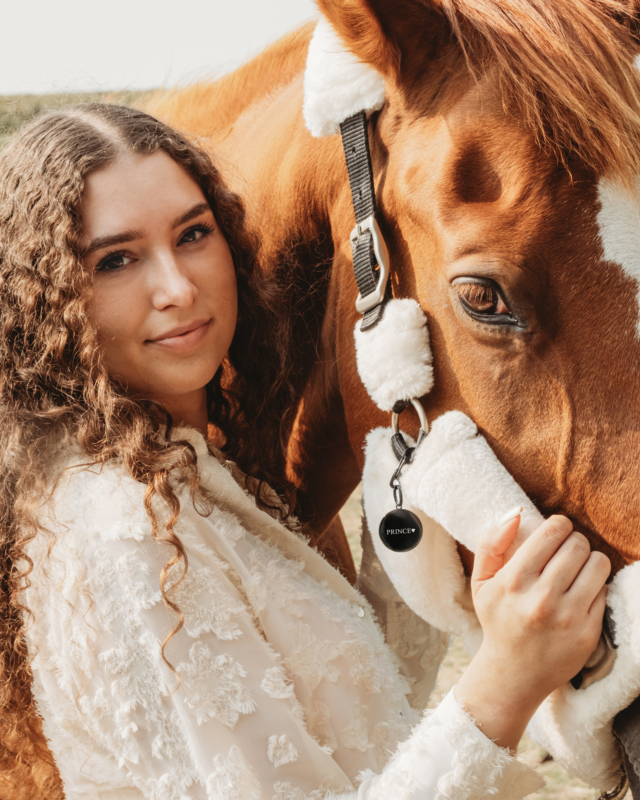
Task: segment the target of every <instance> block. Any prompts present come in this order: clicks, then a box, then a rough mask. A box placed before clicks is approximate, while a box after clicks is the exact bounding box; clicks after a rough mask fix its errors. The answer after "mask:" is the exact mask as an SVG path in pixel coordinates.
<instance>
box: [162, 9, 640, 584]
mask: <svg viewBox="0 0 640 800" xmlns="http://www.w3.org/2000/svg"><path fill="white" fill-rule="evenodd" d="M318 6H319V9H320V11H321V13H322V15H323V17H324V19H325V20H327V21H328V22H329V23H330V25H331V27H332V28H333V30H334V31H335V33H336V35H337V36H338V38H339V40H340V42H341V45H342V46H343V47H344V48H345V49H346V50H347V51H348V52H350V53H351V54H352V55H353V56H354V57H355V58H356V59H358V60H359V61H360V62H361V63H362V64H365V65H368V66H369V67H371V68H372V69H373V70H375V71H376V72H377V73H378V74H379V75H380V76H382V78H383V79H384V83H385V100H384V104H383V105H382V108H381V109H379V110H377V111H375V113H373V114H372V115H371V118H370V120H369V127H368V136H369V147H370V151H371V160H372V165H373V173H374V179H375V185H376V198H377V207H378V219H379V225H380V229H381V232H382V235H383V237H384V239H385V241H386V244H387V247H388V251H389V260H390V263H391V278H390V286H391V293H392V295H393V297H394V298H403V297H406V298H414V299H416V300H417V301H418V302H419V304H420V306H421V307H422V309H423V310H424V311H425V313H426V315H427V318H428V324H429V331H430V336H431V347H432V351H433V369H434V384H435V385H434V388H433V390H432V391H431V392H430V393H429V395H428V396H426V397H423V398H422V402H423V405H424V406H425V408H426V412H427V416H428V419H429V421H430V422H431V421H432V420H434V419H436V418H438V417H440V416H441V415H443V414H444V413H445V412H447V411H451V410H457V411H462V412H464V413H465V414H466V415H467V416H468V417H470V418H471V419H472V420H473V421H474V422H475V424H476V425H477V427H478V429H479V431H480V432H481V433H482V435H483V436H484V437H485V439H486V441H487V442H488V443H489V445H490V447H491V448H492V450H493V452H494V453H495V454H496V455H497V457H498V459H499V460H500V462H501V463H502V464H503V465H504V466H505V467H506V469H507V470H508V472H510V473H511V475H512V476H513V477H514V478H515V479H516V481H517V483H518V484H520V486H521V487H522V488H523V489H524V491H525V492H526V494H527V495H528V496H529V497H530V498H531V499H532V500H533V502H534V503H535V505H536V507H537V508H538V509H539V510H540V511H541V512H542V513H543V514H544V515H545V516H548V515H551V514H554V513H562V514H564V515H566V516H568V517H569V518H570V519H571V520H572V522H573V524H574V526H575V527H576V529H578V530H580V531H582V532H583V533H584V534H585V535H586V536H587V538H588V539H589V541H590V543H591V546H592V547H593V548H596V549H598V550H601V551H603V552H604V553H606V554H607V555H608V556H609V558H610V559H611V561H612V565H613V574H614V575H616V574H617V573H618V572H619V571H620V570H622V569H623V568H624V567H625V565H629V564H633V563H634V562H636V561H638V560H640V526H639V524H638V523H639V522H640V507H639V505H638V503H637V502H636V501H635V500H636V496H637V494H638V490H639V489H640V464H639V463H638V459H637V458H635V451H636V449H637V447H638V445H639V444H640V404H639V403H638V394H639V389H640V367H639V359H638V356H640V340H639V338H638V337H639V332H640V293H639V292H640V284H639V281H640V196H639V194H638V189H639V186H640V184H639V176H640V147H639V144H640V73H638V70H637V68H636V65H635V59H636V58H637V56H638V54H639V53H640V42H639V38H638V37H639V32H640V29H639V26H638V13H637V12H638V8H637V4H636V3H634V2H631V0H629V2H625V1H624V0H606V1H605V2H594V1H593V0H554V2H551V3H550V2H544V0H504V1H503V2H497V0H397V1H395V0H394V2H390V0H318ZM313 33H314V24H313V23H310V24H309V25H306V26H304V27H302V28H301V29H300V30H298V31H295V32H294V33H292V34H290V35H289V36H286V37H284V38H283V39H281V40H280V41H278V42H277V43H275V44H274V45H272V46H271V47H270V48H268V49H267V50H265V51H264V52H263V53H262V54H260V55H259V56H257V57H256V58H255V59H253V60H252V61H251V62H249V63H248V64H246V65H245V66H244V67H242V68H241V69H240V70H238V71H237V72H235V73H233V74H231V75H229V76H226V77H223V78H221V79H220V80H218V81H212V82H203V83H199V84H196V85H194V86H191V87H186V88H183V89H178V90H174V91H168V92H163V93H160V94H158V95H156V96H155V97H154V98H153V99H152V100H151V101H150V102H149V103H148V104H147V109H148V110H150V111H151V112H152V113H155V114H157V115H159V116H161V117H162V118H163V119H165V120H166V121H168V122H169V123H171V124H172V125H174V126H176V127H178V128H181V129H182V130H184V131H186V132H187V133H188V134H189V135H190V136H192V137H194V138H197V139H198V140H199V141H200V143H201V144H202V145H204V146H205V147H206V148H208V149H210V151H211V152H212V154H213V156H214V158H215V159H216V160H217V161H218V163H219V164H220V165H221V167H222V170H223V173H224V175H225V177H226V179H227V181H228V182H229V183H230V184H231V186H232V187H233V188H235V189H237V190H238V191H239V192H240V193H241V194H242V195H243V196H244V197H245V198H246V201H247V209H248V218H249V222H250V224H251V225H252V226H254V227H255V228H256V229H257V230H258V231H259V232H260V236H261V240H262V242H261V252H260V261H261V263H262V265H263V268H264V269H267V270H272V271H273V273H274V274H276V275H279V276H280V278H281V279H283V280H284V281H286V282H288V284H289V285H290V286H291V287H292V292H293V294H294V296H295V302H294V306H295V308H296V312H297V325H298V333H299V336H298V337H297V343H298V346H297V353H296V356H297V364H298V370H297V372H298V374H299V376H300V403H299V408H298V413H297V417H296V421H295V424H294V426H293V429H292V431H291V438H290V444H289V458H288V464H287V469H288V474H289V476H290V478H291V479H292V480H293V481H294V482H295V484H296V486H297V489H298V498H299V506H300V515H301V518H302V520H303V521H304V522H305V523H306V524H307V525H308V526H309V528H310V529H311V530H312V531H313V535H314V538H313V541H314V542H315V543H317V544H318V545H319V547H320V548H321V549H322V550H323V551H324V552H325V554H326V555H327V557H328V558H329V559H330V560H332V561H333V563H334V564H335V565H336V566H338V567H339V568H341V569H342V571H343V572H344V573H345V574H346V575H347V576H348V577H350V578H351V579H352V580H353V579H354V578H355V572H354V569H353V563H352V561H351V559H350V557H349V553H348V549H347V547H346V542H345V537H344V532H343V531H342V530H341V528H340V526H339V524H338V523H337V521H336V515H337V513H338V511H339V509H340V508H341V506H342V505H343V503H344V502H345V500H346V499H347V497H348V496H349V494H350V493H351V492H352V490H353V489H354V487H355V486H356V485H357V483H358V482H359V480H360V478H361V475H362V471H363V467H364V447H365V440H366V436H367V434H368V432H369V431H371V430H372V429H374V428H377V427H379V426H384V425H387V424H388V418H387V417H386V415H385V414H383V413H382V412H381V411H380V410H379V409H378V408H377V407H376V406H375V405H374V403H373V402H372V400H371V398H370V397H369V395H368V394H367V391H366V390H365V388H364V386H363V383H362V381H361V379H360V376H359V374H358V370H357V366H356V348H355V344H354V335H353V332H354V327H355V326H356V324H357V323H358V322H359V319H360V316H359V314H358V313H357V312H356V310H355V308H354V300H355V298H356V296H357V294H358V288H357V286H356V282H355V279H354V275H353V269H352V248H351V243H350V232H351V229H352V227H353V224H354V215H353V209H352V206H351V195H350V189H349V182H348V177H347V171H346V168H345V164H344V155H343V153H342V147H341V143H340V138H339V137H338V136H327V137H324V138H313V137H312V136H311V135H310V133H309V131H308V130H307V128H306V126H305V121H304V119H303V113H302V110H303V107H304V103H305V98H304V72H305V65H306V62H307V55H308V50H309V43H310V40H311V38H312V36H313ZM345 79H348V76H345ZM328 102H330V100H328ZM380 357H381V358H382V357H386V358H391V359H392V358H393V355H391V356H389V353H388V352H386V351H385V352H382V351H381V356H380ZM405 416H406V415H405ZM405 424H406V428H407V430H408V431H409V432H410V433H411V434H412V435H414V436H415V435H416V433H417V430H418V424H417V420H413V421H410V420H409V419H407V422H406V423H405V420H404V416H403V425H405ZM458 552H459V555H460V559H461V561H462V563H463V565H464V569H465V571H466V573H467V574H470V572H471V569H472V565H473V556H472V554H471V553H470V552H469V551H468V550H466V549H465V548H464V547H463V546H462V545H460V544H459V545H458Z"/></svg>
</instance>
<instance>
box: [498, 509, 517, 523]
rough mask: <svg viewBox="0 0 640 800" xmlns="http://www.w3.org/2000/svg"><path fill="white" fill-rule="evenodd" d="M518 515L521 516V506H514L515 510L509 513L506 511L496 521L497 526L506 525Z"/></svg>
mask: <svg viewBox="0 0 640 800" xmlns="http://www.w3.org/2000/svg"><path fill="white" fill-rule="evenodd" d="M520 514H522V506H516V507H515V508H512V509H511V511H507V513H506V514H503V515H502V516H501V517H500V519H499V520H498V525H506V524H507V522H511V520H512V519H515V518H516V517H517V516H519V515H520Z"/></svg>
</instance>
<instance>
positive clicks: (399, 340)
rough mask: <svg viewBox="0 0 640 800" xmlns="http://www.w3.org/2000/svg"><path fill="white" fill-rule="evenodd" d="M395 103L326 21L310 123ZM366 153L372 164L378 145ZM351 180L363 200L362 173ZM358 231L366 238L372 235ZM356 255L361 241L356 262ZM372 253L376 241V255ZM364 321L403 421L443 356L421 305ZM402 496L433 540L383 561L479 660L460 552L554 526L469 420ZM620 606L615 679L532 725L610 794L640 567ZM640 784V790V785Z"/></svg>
mask: <svg viewBox="0 0 640 800" xmlns="http://www.w3.org/2000/svg"><path fill="white" fill-rule="evenodd" d="M384 99H385V84H384V79H383V77H382V76H381V75H380V74H379V73H378V72H377V71H376V70H375V69H373V68H372V67H370V66H368V65H367V64H363V63H362V62H360V61H358V60H357V58H356V57H355V56H354V55H353V54H352V53H351V52H349V50H348V49H347V48H346V47H345V46H344V44H343V43H342V41H341V40H340V38H339V37H338V35H337V34H336V32H335V31H334V30H333V28H332V27H331V25H330V24H329V22H328V21H327V20H326V19H325V18H321V19H320V21H319V22H318V24H317V26H316V29H315V33H314V35H313V38H312V40H311V44H310V47H309V54H308V59H307V67H306V72H305V80H304V108H303V113H304V119H305V123H306V126H307V128H308V129H309V131H310V132H311V134H312V135H313V136H316V137H320V136H330V135H334V134H337V133H339V132H340V131H341V126H343V124H344V123H345V120H348V119H349V118H351V117H353V116H354V115H357V114H358V113H359V112H365V114H364V115H362V118H363V119H364V120H365V134H364V135H365V136H366V135H367V133H366V115H368V114H370V113H371V112H373V111H376V110H378V109H380V108H381V107H382V105H383V104H384ZM343 134H344V131H343ZM343 139H344V135H343ZM366 148H367V157H368V141H367V145H366ZM345 150H346V145H345ZM347 157H348V153H347ZM347 161H348V158H347ZM369 163H370V159H369ZM349 173H350V174H349V177H350V179H351V184H352V189H353V179H352V178H353V176H352V170H351V168H350V170H349ZM370 180H371V194H372V200H371V203H372V205H371V208H372V209H373V213H374V215H375V193H374V192H373V181H372V177H371V178H370ZM354 205H355V204H354ZM362 213H364V212H362ZM356 214H358V208H357V206H356ZM358 221H359V220H358ZM356 230H357V231H358V233H357V237H359V236H361V235H362V234H361V232H360V231H359V229H358V228H356ZM354 235H356V232H355V231H354ZM357 237H356V238H357ZM352 240H353V236H352ZM356 245H357V241H355V242H354V255H355V253H356ZM371 249H372V247H371V242H370V241H369V240H367V250H371ZM376 255H378V254H377V253H376ZM379 262H380V259H378V263H379ZM359 285H360V284H359ZM361 299H362V289H361V297H359V301H360V300H361ZM365 300H366V298H365ZM359 310H362V309H359ZM364 313H365V320H364V324H361V323H358V324H357V325H356V329H355V342H356V354H357V365H358V372H359V374H360V377H361V379H362V381H363V383H364V385H365V387H366V389H367V391H368V393H369V395H370V396H371V399H372V400H373V401H374V403H376V405H378V407H379V408H381V409H382V410H383V411H391V410H392V409H393V408H394V406H396V408H397V407H398V406H397V405H396V404H397V403H398V402H399V401H401V403H400V405H402V404H403V402H404V403H406V402H407V401H409V400H411V399H412V398H420V397H423V396H424V395H426V394H427V393H428V392H429V391H430V390H431V388H432V386H433V369H432V355H431V349H430V345H429V332H428V327H427V318H426V315H425V314H424V312H423V311H422V309H421V307H420V306H419V304H418V303H417V302H416V301H415V300H413V299H389V298H388V296H387V298H386V302H383V303H381V304H380V310H379V311H378V312H376V314H375V320H373V324H371V325H370V324H367V318H366V314H367V313H369V314H370V313H371V312H370V311H368V310H366V311H365V312H364ZM392 433H393V431H392V429H391V428H378V429H376V430H373V431H371V432H370V433H369V435H368V437H367V443H366V449H365V456H366V458H365V467H364V476H363V482H364V511H365V515H366V518H367V522H368V525H369V529H370V530H371V531H374V532H375V531H377V529H378V524H379V521H380V519H381V518H382V516H383V515H384V514H385V513H387V512H388V511H389V510H390V508H391V505H392V499H391V492H390V489H389V477H390V475H392V474H393V472H394V470H395V468H396V467H397V464H398V461H397V457H396V455H394V452H393V450H392V447H391V437H392ZM407 438H408V437H407ZM402 489H403V494H404V500H405V505H406V507H407V508H409V509H410V510H411V511H413V512H414V513H415V514H416V515H417V516H418V517H419V519H420V520H421V522H422V525H423V528H424V532H425V534H424V536H423V538H422V541H421V542H420V544H419V545H418V546H417V547H416V548H415V549H414V550H411V551H410V552H408V553H396V552H393V551H391V550H388V549H387V548H386V547H384V546H383V545H382V544H381V542H379V541H378V537H377V536H376V535H374V536H373V539H374V542H375V548H376V551H377V555H378V557H379V558H380V561H381V562H382V564H383V566H384V568H385V570H386V571H387V573H388V575H389V577H390V579H391V580H392V582H393V583H394V585H395V587H396V589H397V590H398V592H399V593H400V595H401V596H402V597H403V599H404V600H405V602H406V603H407V605H408V606H409V607H410V608H411V609H413V610H414V611H415V612H416V613H417V614H418V615H419V616H421V617H422V618H423V619H425V620H426V621H427V622H429V623H430V624H432V625H434V626H435V627H437V628H439V629H441V630H444V631H448V632H451V633H456V634H459V635H461V636H462V637H463V638H464V640H465V642H466V643H467V646H468V647H469V649H470V650H471V651H472V652H474V651H475V650H477V648H478V647H479V645H480V642H481V641H482V631H481V629H480V625H479V623H478V619H477V617H476V614H475V611H474V609H473V602H472V599H471V594H470V590H469V583H468V580H467V579H466V578H465V575H464V572H463V569H462V565H461V563H460V558H459V556H458V553H457V548H456V542H461V543H463V544H464V545H465V546H466V547H468V548H469V549H470V550H472V551H475V549H476V545H477V542H478V538H479V535H480V534H481V533H482V532H483V531H484V530H486V529H487V528H488V527H490V526H492V525H495V524H496V522H497V520H498V519H499V518H500V516H501V515H502V514H503V513H504V512H505V511H506V510H507V509H510V508H513V507H514V506H516V505H521V506H522V507H523V509H524V510H523V513H522V522H521V526H520V531H519V534H518V537H519V540H520V541H522V540H523V539H524V538H526V537H527V536H528V535H529V534H530V533H531V532H532V531H533V530H535V528H536V527H537V526H538V525H539V524H540V523H541V522H542V516H541V515H540V513H539V512H538V510H537V509H536V508H535V506H534V505H533V503H532V502H531V501H530V500H529V498H528V497H527V496H526V494H525V493H524V492H523V491H522V489H521V488H520V487H519V486H518V484H517V483H516V482H515V480H514V479H513V478H512V476H511V475H510V474H509V473H508V472H507V470H506V469H505V468H504V466H503V465H502V464H501V463H500V461H499V460H498V458H497V457H496V456H495V454H494V453H493V451H492V450H491V448H490V447H489V445H488V443H487V442H486V440H485V439H484V438H483V437H482V436H481V435H480V434H479V433H478V431H477V428H476V426H475V424H474V423H473V421H472V420H471V419H469V418H468V417H467V416H466V415H465V414H463V413H461V412H459V411H451V412H449V413H447V414H444V415H443V416H442V417H440V418H439V419H437V420H435V422H434V423H433V426H432V429H431V432H430V433H429V435H428V436H427V437H426V439H425V440H424V441H423V442H422V443H421V444H420V446H419V447H418V448H417V449H416V451H415V454H414V458H413V461H412V463H411V464H410V465H408V466H407V467H406V469H405V471H404V472H403V476H402ZM608 606H609V609H610V613H611V620H612V623H613V626H614V628H615V630H616V658H615V662H614V664H613V667H612V669H611V670H610V671H609V672H608V674H607V675H606V676H605V677H599V676H597V675H596V676H595V679H594V680H593V681H591V682H589V681H585V682H584V684H583V688H581V689H579V690H576V689H574V688H573V686H572V685H571V684H570V683H568V684H566V685H564V686H562V687H560V688H559V689H557V690H556V691H555V692H554V693H553V694H552V695H551V696H550V697H549V698H547V700H546V701H545V702H544V704H543V705H542V706H541V708H540V709H539V710H538V712H537V713H536V715H535V717H534V719H533V722H532V724H531V726H530V730H531V734H532V736H533V737H534V739H535V740H536V741H537V742H538V743H539V744H540V745H542V746H543V747H545V748H546V749H547V750H548V751H549V752H550V753H551V754H552V755H553V756H554V758H555V759H556V760H557V761H559V762H560V763H561V764H562V765H563V766H564V767H565V768H566V769H568V770H569V771H570V772H572V773H573V774H575V775H577V776H578V777H579V778H581V779H582V780H584V781H586V782H587V783H589V784H590V785H592V786H593V787H595V788H598V789H601V790H611V788H612V787H614V786H616V785H617V783H618V780H619V774H620V769H621V766H622V764H621V755H620V750H619V747H618V744H617V741H616V738H615V736H614V733H613V722H614V718H615V717H616V715H617V714H618V713H619V712H620V711H621V710H623V709H625V708H627V707H628V706H629V705H630V704H631V703H632V702H633V701H634V700H635V698H637V697H638V695H640V621H639V620H638V613H637V609H638V608H640V562H637V563H635V564H631V565H629V566H627V567H625V568H624V569H622V570H621V571H620V572H619V573H618V574H617V576H616V577H615V579H614V581H613V582H612V584H611V585H610V587H609V594H608ZM587 671H588V670H587ZM616 729H617V730H618V731H619V729H620V723H617V726H616ZM625 756H627V758H626V761H627V766H630V764H629V761H630V762H631V764H632V765H633V766H634V767H635V770H636V772H640V764H637V763H636V761H637V758H636V757H635V756H634V754H633V753H632V754H631V755H628V754H625ZM630 772H632V770H630ZM630 777H631V780H632V784H633V783H634V779H635V777H636V776H635V775H633V774H631V775H630Z"/></svg>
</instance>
